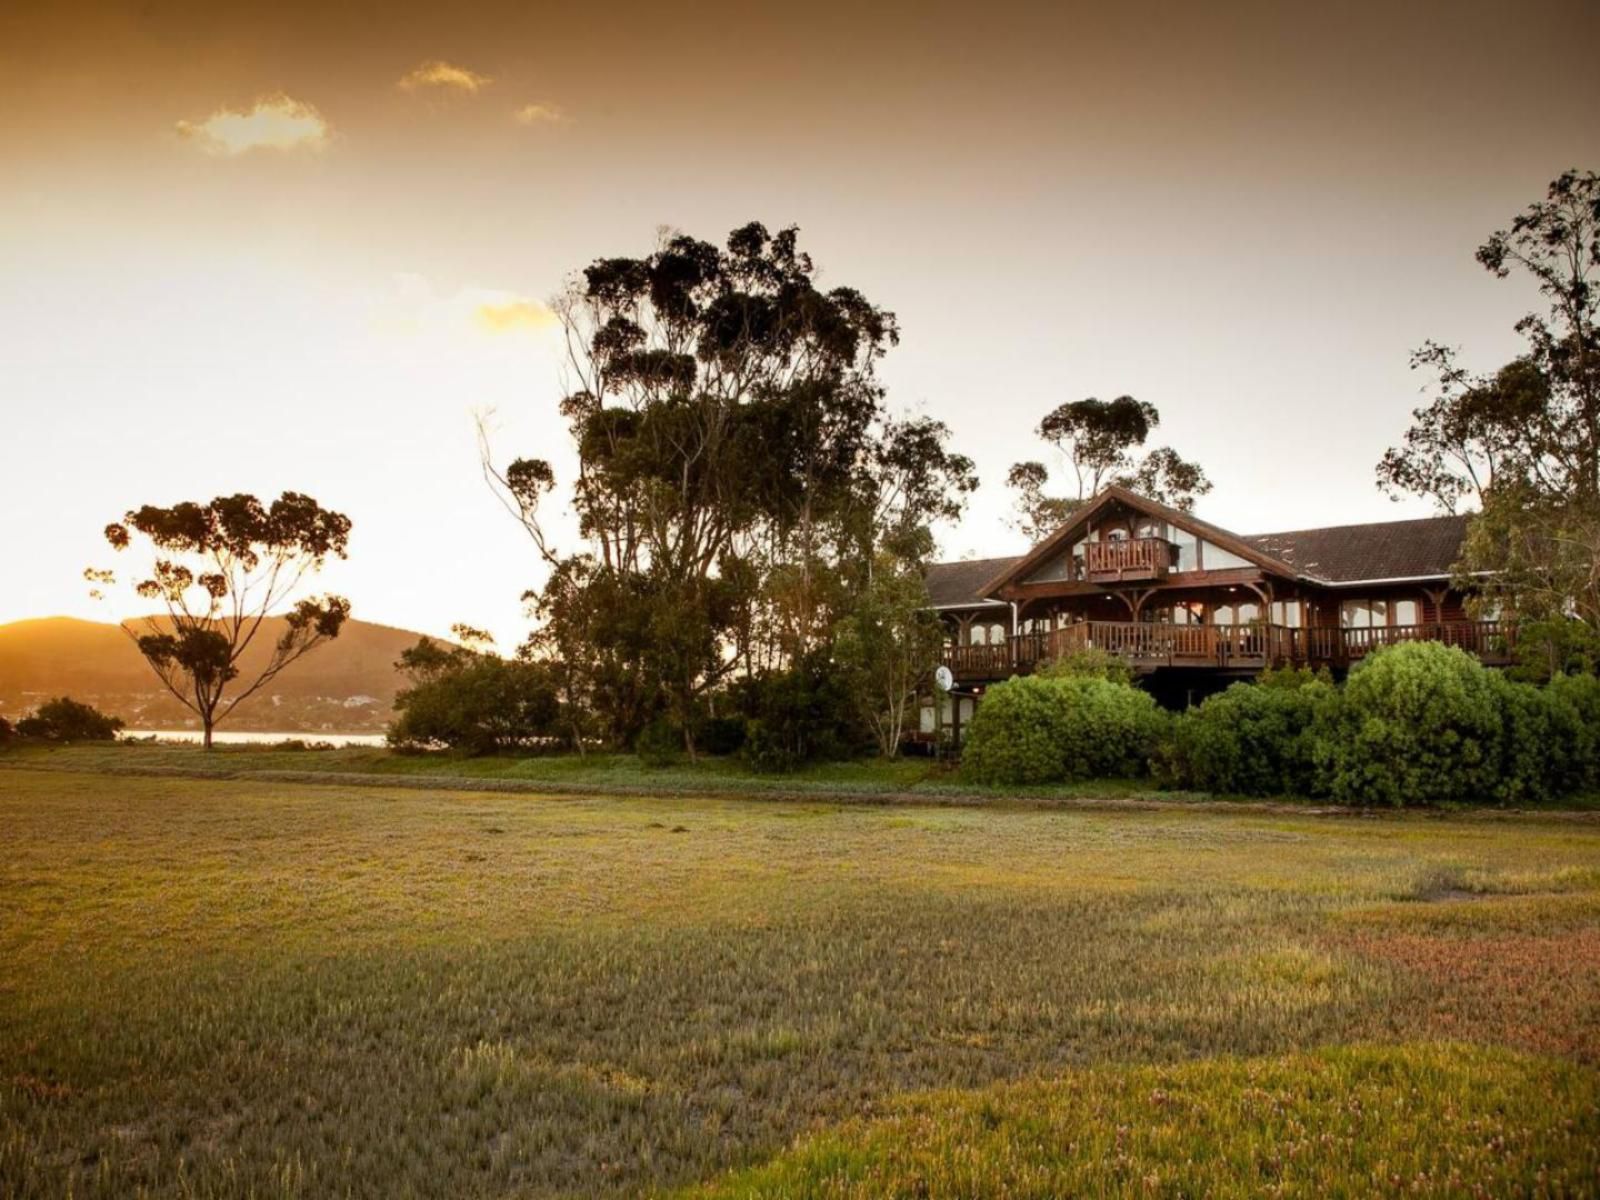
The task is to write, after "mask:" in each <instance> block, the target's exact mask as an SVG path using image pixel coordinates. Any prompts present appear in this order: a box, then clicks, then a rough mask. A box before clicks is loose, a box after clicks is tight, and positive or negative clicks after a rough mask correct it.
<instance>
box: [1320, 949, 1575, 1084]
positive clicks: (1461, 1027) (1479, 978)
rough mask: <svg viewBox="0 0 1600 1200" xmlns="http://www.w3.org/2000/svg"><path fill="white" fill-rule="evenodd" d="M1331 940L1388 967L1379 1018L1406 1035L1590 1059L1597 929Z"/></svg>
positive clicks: (1350, 951) (1349, 950)
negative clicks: (1390, 990) (1391, 988)
mask: <svg viewBox="0 0 1600 1200" xmlns="http://www.w3.org/2000/svg"><path fill="white" fill-rule="evenodd" d="M1337 945H1338V947H1339V948H1340V949H1341V950H1343V951H1345V952H1347V953H1354V954H1356V955H1359V956H1361V957H1364V958H1368V959H1375V960H1377V961H1379V962H1382V963H1385V964H1387V965H1389V966H1391V967H1393V968H1395V969H1396V971H1397V982H1398V984H1399V987H1398V989H1397V994H1396V995H1395V997H1394V1002H1393V1003H1392V1004H1390V1005H1388V1006H1386V1007H1387V1008H1388V1010H1389V1011H1388V1012H1387V1013H1386V1014H1384V1017H1383V1019H1385V1020H1387V1021H1391V1022H1393V1025H1394V1027H1395V1028H1396V1030H1397V1031H1403V1032H1404V1033H1405V1034H1406V1035H1408V1036H1410V1035H1413V1034H1415V1033H1417V1032H1421V1033H1423V1034H1426V1035H1427V1036H1432V1037H1439V1038H1447V1039H1453V1040H1462V1041H1473V1042H1480V1043H1481V1042H1492V1043H1498V1044H1502V1045H1507V1046H1514V1047H1517V1048H1519V1049H1524V1050H1530V1051H1533V1052H1535V1053H1541V1054H1553V1055H1560V1056H1562V1057H1565V1058H1569V1059H1572V1060H1575V1061H1577V1062H1582V1063H1589V1064H1596V1063H1600V929H1596V928H1593V927H1585V928H1576V929H1566V930H1560V931H1556V932H1550V933H1541V934H1533V933H1522V932H1518V933H1505V932H1499V931H1496V932H1492V933H1491V932H1482V933H1467V932H1463V931H1452V932H1448V933H1443V932H1433V931H1429V932H1414V931H1411V930H1405V929H1393V928H1374V929H1355V930H1347V931H1345V932H1344V933H1342V934H1341V935H1340V936H1339V937H1338V938H1337Z"/></svg>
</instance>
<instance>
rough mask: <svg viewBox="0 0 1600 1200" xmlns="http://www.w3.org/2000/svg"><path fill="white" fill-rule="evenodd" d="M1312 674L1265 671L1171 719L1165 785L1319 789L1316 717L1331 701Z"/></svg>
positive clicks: (1284, 791) (1244, 790)
mask: <svg viewBox="0 0 1600 1200" xmlns="http://www.w3.org/2000/svg"><path fill="white" fill-rule="evenodd" d="M1337 697H1338V693H1337V691H1336V689H1335V688H1334V686H1333V684H1332V683H1331V682H1329V681H1328V680H1327V679H1325V678H1318V677H1317V676H1315V675H1313V674H1311V672H1309V671H1307V672H1267V673H1266V674H1265V675H1263V676H1262V679H1261V682H1259V683H1236V684H1234V685H1233V686H1232V687H1230V688H1228V689H1227V690H1226V691H1224V692H1221V693H1219V694H1217V695H1215V696H1211V697H1209V698H1208V699H1206V700H1205V701H1204V702H1203V703H1201V704H1200V705H1198V706H1197V707H1195V708H1192V709H1190V710H1189V711H1188V712H1186V713H1184V714H1182V715H1181V716H1180V717H1178V718H1177V720H1176V721H1174V722H1173V730H1172V738H1171V740H1170V742H1169V749H1168V751H1167V754H1166V756H1165V758H1166V770H1167V772H1168V773H1169V775H1170V780H1169V781H1170V782H1172V783H1177V784H1180V785H1182V786H1185V787H1196V788H1203V789H1205V790H1206V791H1213V792H1232V793H1236V794H1239V795H1245V796H1278V795H1310V794H1311V793H1312V792H1313V791H1315V790H1316V787H1317V753H1316V748H1317V743H1316V733H1315V732H1314V730H1315V728H1316V725H1317V721H1318V717H1319V715H1320V714H1322V713H1323V712H1324V710H1326V709H1327V708H1328V707H1329V706H1330V705H1332V704H1334V703H1335V702H1336V701H1337Z"/></svg>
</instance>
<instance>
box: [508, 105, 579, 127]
mask: <svg viewBox="0 0 1600 1200" xmlns="http://www.w3.org/2000/svg"><path fill="white" fill-rule="evenodd" d="M511 118H512V120H514V121H516V123H517V124H518V125H564V124H566V122H567V119H568V118H567V114H566V113H564V112H562V111H561V110H560V109H559V108H557V107H556V106H555V105H553V104H524V105H523V106H522V107H521V108H519V109H517V110H516V111H515V112H514V113H512V114H511Z"/></svg>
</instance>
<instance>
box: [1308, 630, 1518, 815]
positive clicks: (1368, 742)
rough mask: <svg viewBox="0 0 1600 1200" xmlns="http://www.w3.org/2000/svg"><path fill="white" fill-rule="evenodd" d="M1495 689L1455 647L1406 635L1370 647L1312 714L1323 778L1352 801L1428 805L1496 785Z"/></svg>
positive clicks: (1481, 794)
mask: <svg viewBox="0 0 1600 1200" xmlns="http://www.w3.org/2000/svg"><path fill="white" fill-rule="evenodd" d="M1501 698H1502V693H1501V692H1500V689H1499V688H1498V687H1497V685H1496V682H1495V680H1494V677H1493V674H1492V672H1491V671H1490V670H1489V669H1488V668H1486V667H1485V666H1484V665H1483V664H1482V663H1480V662H1479V661H1478V660H1477V659H1475V658H1473V657H1472V656H1471V655H1470V654H1468V653H1466V652H1465V651H1464V650H1461V649H1459V648H1457V647H1454V646H1443V645H1440V644H1439V643H1437V642H1406V643H1402V644H1399V645H1395V646H1388V647H1385V648H1384V649H1381V650H1378V651H1375V652H1374V653H1373V654H1371V655H1370V656H1369V657H1367V658H1366V659H1364V660H1362V662H1361V663H1359V664H1358V665H1357V666H1356V667H1355V668H1354V669H1353V670H1352V671H1351V672H1350V676H1349V678H1348V679H1347V680H1346V681H1345V685H1344V689H1343V691H1342V692H1341V693H1340V695H1339V699H1338V701H1337V702H1336V703H1332V704H1330V705H1328V706H1327V707H1326V708H1325V709H1324V710H1323V712H1322V714H1321V718H1320V719H1319V721H1318V723H1317V729H1316V733H1315V736H1316V737H1317V739H1318V745H1317V759H1318V765H1319V768H1320V770H1321V774H1322V782H1323V786H1324V787H1325V788H1326V789H1327V791H1328V792H1329V794H1331V795H1332V796H1333V798H1334V799H1336V800H1338V801H1341V802H1343V803H1349V804H1388V805H1405V804H1432V803H1437V802H1440V801H1446V800H1472V799H1485V798H1489V797H1492V796H1494V795H1495V794H1496V788H1497V784H1498V782H1499V768H1500V762H1501V748H1502V744H1501V743H1502V726H1503V717H1502V705H1501Z"/></svg>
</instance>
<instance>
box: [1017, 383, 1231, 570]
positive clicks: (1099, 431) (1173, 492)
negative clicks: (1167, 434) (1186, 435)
mask: <svg viewBox="0 0 1600 1200" xmlns="http://www.w3.org/2000/svg"><path fill="white" fill-rule="evenodd" d="M1160 424H1161V413H1160V411H1159V410H1158V409H1157V408H1156V406H1155V405H1153V404H1149V403H1146V402H1145V401H1142V400H1135V399H1134V398H1133V397H1132V396H1118V397H1117V398H1116V399H1115V400H1099V399H1096V398H1095V397H1093V396H1091V397H1089V398H1088V399H1087V400H1070V401H1067V402H1065V403H1062V404H1059V405H1057V406H1056V407H1055V408H1053V409H1051V410H1050V412H1048V413H1046V414H1045V417H1044V419H1043V420H1042V421H1040V422H1039V426H1038V429H1037V430H1036V432H1037V433H1038V435H1039V437H1040V438H1042V439H1043V440H1044V441H1045V442H1046V443H1047V444H1049V445H1050V446H1051V447H1052V448H1054V449H1055V451H1056V452H1057V454H1058V456H1059V457H1060V458H1061V460H1062V461H1063V462H1064V463H1065V464H1066V467H1067V469H1068V470H1069V471H1070V472H1071V474H1072V488H1071V490H1070V491H1069V492H1067V493H1066V494H1062V495H1051V494H1050V493H1049V492H1047V491H1046V488H1047V487H1048V486H1049V482H1050V469H1049V467H1048V466H1046V465H1045V464H1044V463H1042V462H1037V461H1029V462H1020V463H1016V464H1015V465H1013V466H1012V468H1011V471H1010V473H1009V474H1008V475H1007V476H1006V483H1007V485H1008V486H1009V487H1010V488H1012V490H1013V491H1015V492H1016V513H1017V516H1016V520H1015V524H1016V526H1017V528H1018V529H1020V530H1021V531H1022V532H1023V533H1024V534H1026V535H1027V537H1028V539H1029V541H1034V542H1037V541H1039V540H1041V539H1042V538H1044V537H1046V536H1048V535H1049V534H1050V533H1052V532H1054V531H1055V530H1056V529H1057V528H1059V527H1060V526H1061V525H1063V524H1064V523H1065V522H1066V520H1067V518H1068V517H1069V516H1071V515H1072V512H1073V510H1075V509H1076V508H1078V506H1079V505H1081V504H1083V503H1085V502H1086V501H1088V500H1090V499H1092V498H1093V497H1094V496H1095V495H1096V494H1097V493H1098V492H1099V491H1100V490H1101V489H1102V488H1104V487H1106V486H1107V485H1108V484H1113V483H1115V484H1120V485H1122V486H1123V487H1126V488H1130V489H1131V490H1133V491H1136V492H1138V493H1139V494H1140V495H1143V496H1148V497H1149V498H1150V499H1152V500H1159V501H1161V502H1162V503H1164V504H1170V505H1172V506H1173V507H1175V508H1181V509H1184V510H1188V509H1190V508H1192V507H1194V502H1195V500H1196V499H1197V498H1198V497H1200V496H1203V495H1205V494H1206V493H1207V492H1209V491H1210V490H1211V481H1210V480H1209V479H1207V478H1206V473H1205V471H1204V470H1203V469H1202V468H1201V467H1200V465H1199V464H1198V463H1194V462H1190V461H1188V460H1187V459H1185V458H1183V457H1182V456H1181V455H1180V454H1178V452H1177V451H1176V450H1174V449H1172V448H1171V447H1170V446H1161V447H1157V448H1156V449H1153V450H1150V451H1149V452H1148V453H1145V454H1143V455H1141V454H1139V453H1138V451H1139V450H1140V448H1141V447H1143V446H1144V444H1145V443H1146V442H1147V441H1148V440H1149V439H1150V434H1151V433H1152V432H1153V431H1154V430H1155V429H1156V427H1157V426H1158V425H1160Z"/></svg>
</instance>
